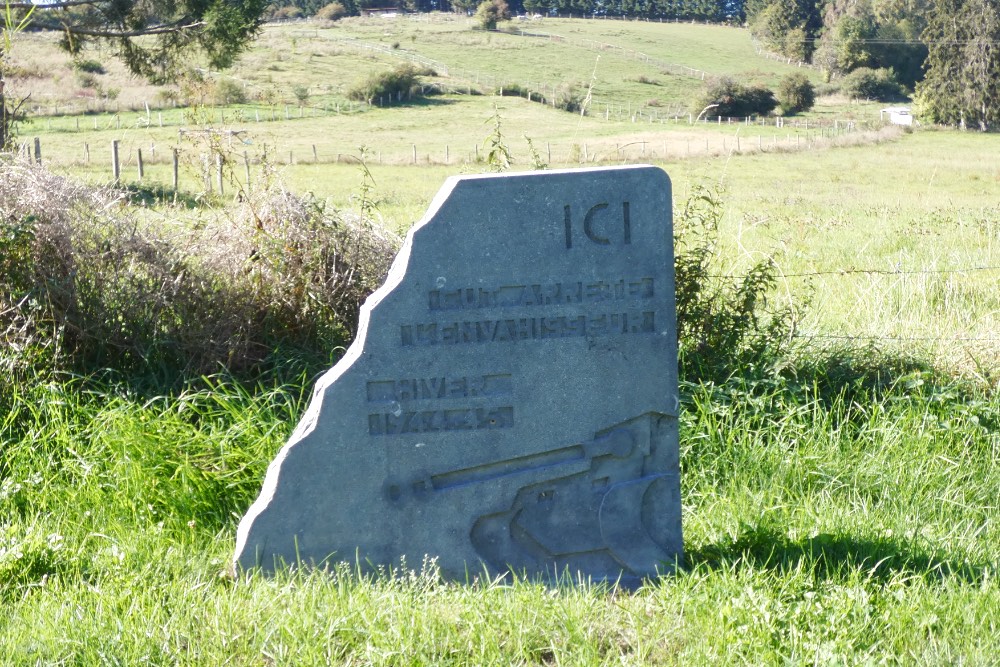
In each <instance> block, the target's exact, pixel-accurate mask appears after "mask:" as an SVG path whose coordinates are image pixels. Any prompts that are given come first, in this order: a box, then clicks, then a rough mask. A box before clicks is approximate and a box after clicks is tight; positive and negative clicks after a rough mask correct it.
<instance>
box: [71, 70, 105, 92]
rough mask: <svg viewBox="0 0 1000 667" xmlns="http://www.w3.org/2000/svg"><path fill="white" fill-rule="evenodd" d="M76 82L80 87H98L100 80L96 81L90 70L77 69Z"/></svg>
mask: <svg viewBox="0 0 1000 667" xmlns="http://www.w3.org/2000/svg"><path fill="white" fill-rule="evenodd" d="M76 82H77V84H79V86H80V87H81V88H98V87H100V82H98V80H97V77H96V76H94V75H93V74H91V73H90V72H83V71H78V72H77V73H76Z"/></svg>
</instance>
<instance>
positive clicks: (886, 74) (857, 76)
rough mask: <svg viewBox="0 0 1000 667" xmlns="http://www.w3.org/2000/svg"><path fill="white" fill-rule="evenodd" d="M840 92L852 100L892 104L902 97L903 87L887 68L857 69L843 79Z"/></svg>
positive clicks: (893, 73)
mask: <svg viewBox="0 0 1000 667" xmlns="http://www.w3.org/2000/svg"><path fill="white" fill-rule="evenodd" d="M841 90H842V91H843V92H844V93H845V94H847V96H848V97H850V98H852V99H865V100H878V101H880V102H892V101H895V100H898V99H900V98H902V97H903V87H902V86H901V85H900V83H899V81H898V80H897V79H896V74H895V72H893V71H892V70H891V69H889V68H888V67H883V68H881V69H871V68H870V67H859V68H857V69H856V70H854V71H852V72H851V73H850V74H848V75H847V76H845V77H844V82H843V83H842V84H841Z"/></svg>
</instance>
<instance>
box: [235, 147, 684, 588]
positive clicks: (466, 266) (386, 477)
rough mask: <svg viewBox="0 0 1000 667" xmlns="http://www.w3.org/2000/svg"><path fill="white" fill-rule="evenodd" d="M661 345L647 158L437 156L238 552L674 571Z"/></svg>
mask: <svg viewBox="0 0 1000 667" xmlns="http://www.w3.org/2000/svg"><path fill="white" fill-rule="evenodd" d="M676 347H677V342H676V326H675V309H674V280H673V252H672V231H671V191H670V180H669V178H668V177H667V175H666V174H665V173H664V172H663V171H662V170H660V169H658V168H655V167H648V166H641V167H622V168H608V169H585V170H573V171H561V172H559V171H553V172H535V173H531V174H504V175H496V176H467V177H456V178H452V179H450V180H449V181H448V182H447V183H446V184H445V186H444V187H443V188H442V189H441V191H440V192H439V193H438V195H437V197H436V198H435V200H434V202H433V203H432V204H431V208H430V211H429V212H428V214H427V215H426V216H425V217H424V219H423V220H422V221H421V222H420V223H418V224H417V225H416V226H415V227H414V228H413V229H412V230H411V232H410V234H409V235H408V236H407V239H406V243H405V245H404V247H403V249H402V250H401V251H400V254H399V256H398V257H397V258H396V260H395V262H394V263H393V266H392V269H391V271H390V274H389V277H388V278H387V280H386V284H385V285H383V286H382V287H381V288H380V289H379V290H378V291H377V292H376V293H375V294H373V295H372V297H371V298H370V299H369V300H368V301H367V303H366V304H365V306H364V308H363V312H362V315H361V321H360V327H359V333H358V336H357V340H356V341H355V342H354V344H353V345H352V346H351V348H350V349H349V350H348V352H347V354H346V355H345V356H344V358H343V359H342V360H341V361H340V362H339V363H338V364H337V365H336V366H335V367H334V368H333V369H332V370H330V371H329V372H328V373H327V374H326V375H325V376H324V377H323V378H322V379H321V380H320V382H319V383H318V386H317V387H316V390H315V395H314V396H313V399H312V402H311V404H310V406H309V409H308V411H307V412H306V414H305V416H304V417H303V418H302V421H301V422H300V423H299V425H298V427H297V428H296V430H295V432H294V433H293V435H292V437H291V440H290V441H289V443H288V444H287V445H286V446H285V447H284V448H283V449H282V450H281V452H280V453H279V454H278V456H277V458H276V459H275V460H274V462H272V464H271V466H270V468H269V469H268V472H267V476H266V479H265V481H264V486H263V490H262V491H261V495H260V497H259V498H258V499H257V501H256V502H255V503H254V505H253V506H252V507H251V508H250V510H249V512H248V513H247V515H246V516H245V517H244V518H243V520H242V522H241V523H240V526H239V532H238V538H237V549H236V562H237V564H238V565H239V566H241V567H243V568H254V567H260V568H262V569H264V570H272V569H273V568H275V567H276V566H281V565H282V564H286V565H295V564H297V563H300V564H308V565H323V564H327V563H332V562H334V561H340V560H347V561H350V562H351V563H360V564H361V565H362V566H363V567H372V566H378V565H387V566H394V565H398V564H399V563H400V559H401V557H405V559H406V562H407V563H409V564H417V563H420V562H421V561H422V559H423V558H424V557H425V555H427V556H431V557H434V558H436V559H437V562H438V564H439V566H440V567H441V571H442V573H443V574H444V575H446V576H449V577H453V578H459V579H464V578H466V577H470V578H471V577H473V576H476V575H480V574H483V572H484V569H485V570H486V571H488V572H489V573H490V574H491V575H496V574H498V573H502V572H504V571H509V570H514V571H516V572H519V573H527V574H528V575H542V576H548V577H551V576H553V575H562V574H563V573H564V572H565V571H566V570H569V571H570V572H572V573H573V575H574V576H576V575H577V574H578V573H582V574H583V575H584V576H587V577H591V578H593V579H597V580H611V581H619V580H620V581H622V582H625V583H629V582H632V583H634V582H637V581H639V580H641V578H642V577H645V576H652V575H655V574H656V573H658V572H665V571H670V570H671V569H672V568H673V566H674V564H675V563H676V562H677V561H678V560H679V559H680V558H681V557H682V542H681V504H680V480H679V466H678V443H677V409H678V400H677V362H676Z"/></svg>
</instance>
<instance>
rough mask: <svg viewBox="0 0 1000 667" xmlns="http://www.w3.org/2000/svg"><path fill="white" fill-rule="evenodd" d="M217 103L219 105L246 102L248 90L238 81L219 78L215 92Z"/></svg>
mask: <svg viewBox="0 0 1000 667" xmlns="http://www.w3.org/2000/svg"><path fill="white" fill-rule="evenodd" d="M213 98H214V99H215V103H216V104H219V105H227V104H246V102H247V91H246V88H244V87H243V84H241V83H240V82H238V81H234V80H232V79H219V81H218V82H216V84H215V91H214V94H213Z"/></svg>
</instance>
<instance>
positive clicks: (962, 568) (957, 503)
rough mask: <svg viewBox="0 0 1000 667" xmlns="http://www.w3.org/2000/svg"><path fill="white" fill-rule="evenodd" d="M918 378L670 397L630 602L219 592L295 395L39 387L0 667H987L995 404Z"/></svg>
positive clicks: (693, 389) (427, 586) (215, 387)
mask: <svg viewBox="0 0 1000 667" xmlns="http://www.w3.org/2000/svg"><path fill="white" fill-rule="evenodd" d="M920 377H926V379H927V380H930V378H929V377H927V376H920V375H919V374H918V375H912V376H910V377H901V378H897V379H896V381H895V382H892V383H889V384H886V385H884V386H882V387H881V388H880V389H878V390H858V391H856V392H855V393H853V394H850V395H848V394H847V393H841V394H835V393H834V394H822V393H820V392H817V391H816V390H815V389H814V385H810V384H807V383H790V382H785V381H778V380H775V381H772V382H770V383H767V382H763V381H753V382H749V383H729V384H727V385H712V386H707V385H690V384H686V385H684V387H683V388H682V389H683V392H682V393H683V401H684V406H683V410H682V428H681V434H682V436H681V437H682V439H681V447H682V465H683V467H684V470H683V477H682V479H683V498H684V521H685V531H686V535H685V537H686V540H685V541H686V548H687V559H688V560H687V564H686V567H685V568H684V569H682V571H681V572H679V573H678V574H677V575H676V576H673V577H668V578H664V579H660V580H655V581H651V582H649V583H648V585H646V586H645V587H643V588H642V589H640V590H639V591H637V592H634V593H625V592H622V591H617V590H614V589H608V588H606V587H603V586H593V585H588V584H586V583H585V582H584V583H583V584H582V585H581V584H579V583H578V582H573V583H574V585H570V582H569V581H566V582H564V584H563V585H558V586H552V585H549V586H545V585H540V584H534V583H531V582H524V581H517V582H514V583H512V584H504V585H501V584H498V583H494V582H490V581H488V580H482V579H479V580H477V581H475V582H474V583H472V584H471V585H468V584H461V583H446V582H443V581H441V580H440V579H439V578H438V576H437V574H436V571H435V569H434V567H433V563H429V562H428V563H423V564H421V563H407V564H401V567H400V569H398V570H397V571H396V572H395V573H388V572H386V573H383V574H382V575H380V576H362V575H358V574H356V572H355V571H354V568H353V567H352V566H351V564H350V562H349V563H348V564H346V565H343V566H337V567H336V568H335V569H334V571H333V572H332V573H328V574H323V573H306V572H294V573H284V574H279V575H278V576H276V577H274V578H263V577H256V576H254V577H250V578H248V579H241V580H238V581H233V580H232V579H230V578H229V577H228V576H226V575H225V570H226V567H227V562H228V558H229V556H230V551H231V548H232V543H233V539H234V538H233V534H234V529H235V523H236V515H238V514H239V513H240V512H241V511H242V508H243V507H245V506H246V505H247V504H249V502H250V500H251V498H252V497H253V495H254V494H255V492H256V485H257V484H258V483H259V479H260V477H261V475H262V473H263V467H264V466H265V465H266V462H267V460H268V459H269V458H270V456H271V455H272V454H273V452H274V451H275V450H276V449H277V448H278V447H279V446H280V445H281V443H282V442H283V440H284V438H285V436H286V435H287V432H288V429H289V426H290V424H292V423H293V422H294V418H295V415H296V413H297V412H298V411H299V410H300V409H301V407H302V399H303V396H302V389H301V387H299V388H296V387H294V386H284V387H276V388H270V389H261V390H258V391H254V392H247V391H246V390H245V389H241V388H240V387H239V386H237V385H233V384H230V383H220V382H218V381H209V382H206V383H205V384H203V385H201V386H200V387H197V386H196V387H191V388H190V389H189V390H188V391H185V392H183V393H181V394H178V395H176V396H174V397H163V398H158V399H155V400H151V401H149V400H147V401H144V400H141V399H139V398H137V397H135V396H129V395H120V396H118V397H115V398H109V395H108V394H106V393H103V392H101V393H88V392H80V391H78V390H77V388H75V387H74V386H73V384H72V383H71V382H70V383H64V384H52V385H47V386H39V387H37V388H35V389H34V390H33V391H32V392H30V393H26V394H24V395H22V396H20V397H19V398H18V400H17V401H16V402H15V404H14V406H13V409H12V411H11V412H10V415H11V416H10V417H8V418H7V419H6V420H5V421H4V426H3V428H2V430H0V439H2V442H3V449H2V454H0V462H2V468H0V469H2V470H3V479H4V482H3V487H2V492H0V516H2V517H3V520H2V528H0V531H2V532H0V535H2V538H0V539H2V542H0V582H2V584H3V585H2V587H0V605H2V607H3V608H4V610H5V613H4V615H3V617H2V620H0V656H3V658H0V661H2V662H3V664H11V665H18V664H35V663H40V664H60V663H72V664H135V663H139V662H151V663H153V664H223V663H229V664H358V663H362V664H377V665H398V664H467V665H472V664H621V663H622V662H625V663H628V664H704V665H709V664H720V663H725V664H729V663H735V662H749V663H754V664H762V663H764V664H775V663H787V662H791V663H796V664H799V663H821V664H829V663H832V662H838V661H839V662H844V663H850V664H854V663H858V662H888V663H907V664H941V663H942V662H949V663H956V662H964V663H966V664H987V663H989V662H991V661H992V660H993V658H995V656H996V655H997V652H998V650H1000V640H998V637H1000V633H998V632H997V629H998V628H997V627H996V623H997V620H996V619H997V618H1000V587H998V585H997V580H996V569H997V566H998V564H1000V563H998V561H997V554H996V549H995V545H996V544H997V541H998V540H1000V534H998V528H997V526H998V525H1000V524H998V522H997V519H998V516H997V508H996V503H995V489H996V479H997V473H998V472H1000V471H998V470H997V461H998V460H1000V457H998V454H1000V451H998V449H1000V441H998V440H997V436H996V433H997V426H998V421H997V420H998V416H1000V402H998V400H997V397H996V396H995V395H988V394H984V393H981V392H978V391H976V390H971V389H969V388H968V387H960V386H957V385H941V384H934V383H933V382H929V381H928V382H925V383H924V384H922V385H918V384H917V379H919V378H920ZM915 387H919V388H917V389H916V390H915ZM345 556H346V557H347V559H348V561H351V560H352V559H353V556H352V555H345ZM476 574H477V573H476V572H472V573H470V576H472V577H474V578H475V575H476Z"/></svg>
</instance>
